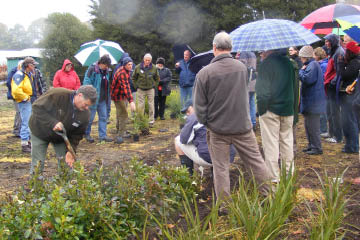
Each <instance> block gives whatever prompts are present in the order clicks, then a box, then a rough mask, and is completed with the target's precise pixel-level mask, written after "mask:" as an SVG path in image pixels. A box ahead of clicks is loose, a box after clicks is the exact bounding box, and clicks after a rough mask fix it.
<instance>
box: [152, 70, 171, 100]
mask: <svg viewBox="0 0 360 240" xmlns="http://www.w3.org/2000/svg"><path fill="white" fill-rule="evenodd" d="M158 72H159V76H160V82H159V86H158V88H156V89H155V96H158V91H159V90H161V95H162V96H169V95H170V92H171V89H170V87H169V84H170V82H171V76H172V74H171V71H170V69H168V68H166V67H163V68H162V69H158Z"/></svg>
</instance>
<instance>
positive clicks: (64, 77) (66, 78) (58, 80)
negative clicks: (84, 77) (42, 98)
mask: <svg viewBox="0 0 360 240" xmlns="http://www.w3.org/2000/svg"><path fill="white" fill-rule="evenodd" d="M68 64H71V70H70V71H69V72H65V67H66V65H68ZM80 85H81V84H80V79H79V77H78V75H77V74H76V72H75V70H74V66H73V64H72V62H71V61H70V60H69V59H65V60H64V64H63V66H62V68H61V69H60V70H58V71H57V72H56V74H55V76H54V80H53V86H54V87H63V88H67V89H70V90H77V89H79V87H80Z"/></svg>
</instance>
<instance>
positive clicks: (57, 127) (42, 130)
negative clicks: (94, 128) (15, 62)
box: [29, 85, 97, 174]
mask: <svg viewBox="0 0 360 240" xmlns="http://www.w3.org/2000/svg"><path fill="white" fill-rule="evenodd" d="M96 98H97V93H96V89H95V88H94V87H93V86H90V85H84V86H81V87H80V88H79V89H78V90H76V91H72V90H68V89H65V88H52V89H50V90H49V91H47V92H46V93H45V94H44V95H42V96H41V97H40V98H38V99H37V100H36V101H35V102H34V103H33V105H32V114H31V117H30V121H29V126H30V130H31V146H32V151H31V158H32V161H31V168H30V174H33V173H34V170H35V168H36V166H37V164H38V162H39V161H40V170H39V171H40V172H42V171H43V169H44V163H45V157H46V151H47V148H48V146H49V143H52V144H53V146H54V149H55V153H56V156H57V157H58V159H59V158H62V157H64V156H65V161H66V163H67V164H68V165H69V166H70V167H72V164H73V163H74V161H75V160H74V158H73V156H72V155H71V153H70V152H66V145H65V143H64V140H63V138H62V137H61V136H59V135H57V134H56V131H61V130H63V127H64V128H65V130H66V133H67V137H68V139H69V141H70V144H71V146H72V148H73V149H74V151H76V147H77V146H78V144H79V142H80V140H81V139H82V138H83V135H84V134H85V129H86V127H87V125H88V123H89V119H90V111H89V107H90V106H91V105H93V104H94V103H95V102H96Z"/></svg>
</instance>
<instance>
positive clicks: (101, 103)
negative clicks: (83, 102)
mask: <svg viewBox="0 0 360 240" xmlns="http://www.w3.org/2000/svg"><path fill="white" fill-rule="evenodd" d="M110 66H111V59H110V57H109V55H107V54H105V55H103V56H102V57H101V58H100V59H99V60H98V61H97V62H96V63H94V64H93V65H91V66H90V67H89V68H88V70H87V71H86V73H85V78H84V85H92V86H93V87H95V88H96V92H97V99H96V103H95V104H94V105H93V106H91V108H90V109H91V115H90V121H89V124H88V127H87V129H86V131H85V139H86V140H87V141H88V142H89V143H93V142H94V139H93V138H92V137H91V136H90V133H91V125H92V122H93V121H94V118H95V114H96V112H97V113H98V117H99V121H98V125H99V140H100V142H102V141H105V142H112V139H111V138H109V137H108V136H107V133H106V131H107V122H106V121H107V103H108V101H109V100H108V98H110V86H109V85H110V84H109V71H108V69H109V67H110Z"/></svg>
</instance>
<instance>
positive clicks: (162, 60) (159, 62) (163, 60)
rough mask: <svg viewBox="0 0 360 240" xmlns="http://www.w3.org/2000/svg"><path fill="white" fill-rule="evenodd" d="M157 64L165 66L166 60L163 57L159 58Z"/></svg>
mask: <svg viewBox="0 0 360 240" xmlns="http://www.w3.org/2000/svg"><path fill="white" fill-rule="evenodd" d="M156 64H162V65H165V59H164V58H162V57H159V58H158V59H157V60H156Z"/></svg>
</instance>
